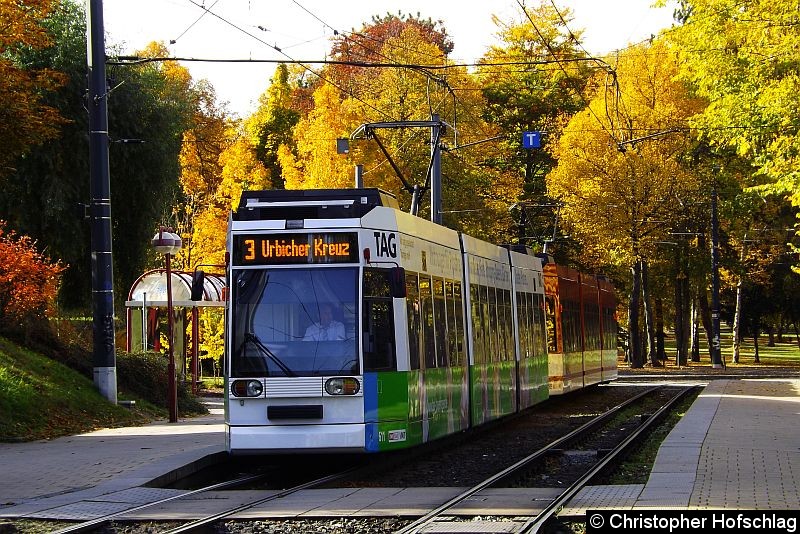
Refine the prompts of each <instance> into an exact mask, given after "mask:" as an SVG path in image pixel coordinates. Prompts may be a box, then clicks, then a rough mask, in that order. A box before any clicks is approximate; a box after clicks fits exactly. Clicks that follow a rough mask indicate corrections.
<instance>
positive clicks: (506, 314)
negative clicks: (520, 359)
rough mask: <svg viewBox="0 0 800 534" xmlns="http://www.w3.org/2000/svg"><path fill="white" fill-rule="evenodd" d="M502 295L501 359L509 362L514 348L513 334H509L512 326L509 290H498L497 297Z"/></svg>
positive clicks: (512, 356)
mask: <svg viewBox="0 0 800 534" xmlns="http://www.w3.org/2000/svg"><path fill="white" fill-rule="evenodd" d="M500 295H502V300H503V305H502V313H503V315H502V323H503V328H502V330H501V334H502V341H503V342H502V348H503V358H502V359H503V360H504V361H507V362H510V361H512V360H513V359H514V349H513V348H512V347H513V342H514V340H513V336H512V335H511V332H512V328H511V323H512V320H511V319H512V317H513V315H512V313H511V292H510V291H509V290H507V289H503V290H502V291H499V292H498V298H499V296H500Z"/></svg>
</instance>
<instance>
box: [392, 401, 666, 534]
mask: <svg viewBox="0 0 800 534" xmlns="http://www.w3.org/2000/svg"><path fill="white" fill-rule="evenodd" d="M659 389H661V386H657V387H653V388H650V389H647V390H645V391H643V392H642V393H639V394H638V395H636V396H634V397H631V398H630V399H628V400H626V401H624V402H622V403H620V404H618V405H616V406H614V407H613V408H611V409H609V410H608V411H606V412H604V413H602V414H600V415H598V416H597V417H595V418H594V419H592V420H591V421H588V422H586V423H585V424H583V425H581V426H580V427H578V428H576V429H575V430H573V431H572V432H570V433H569V434H566V435H564V436H562V437H560V438H558V439H556V440H555V441H553V442H551V443H549V444H547V445H545V446H544V447H542V448H541V449H539V450H538V451H536V452H534V453H532V454H530V455H528V456H526V457H525V458H523V459H522V460H519V461H518V462H516V463H515V464H513V465H511V466H509V467H507V468H506V469H503V470H502V471H500V472H499V473H496V474H494V475H492V476H491V477H489V478H487V479H486V480H484V481H482V482H479V483H478V484H476V485H475V486H473V487H471V488H469V489H467V490H465V491H464V492H462V493H459V494H458V495H456V496H455V497H453V498H452V499H450V500H449V501H447V502H445V503H444V504H442V505H440V506H438V507H437V508H434V509H433V510H431V511H430V512H428V513H427V514H425V515H423V516H422V517H420V518H419V519H417V520H416V521H414V522H412V523H409V524H408V525H406V526H405V527H403V528H402V529H400V530H398V531H397V532H396V534H411V533H414V532H420V529H421V528H422V527H424V526H426V525H429V524H430V523H432V522H433V521H434V520H435V519H436V518H437V517H439V516H441V515H442V514H443V513H444V512H445V511H447V510H449V509H450V508H452V507H453V506H455V505H457V504H459V503H461V502H463V501H464V500H466V499H468V498H469V497H471V496H472V495H474V494H476V493H478V492H479V491H481V490H483V489H485V488H487V487H489V486H492V485H494V484H496V483H497V482H499V481H500V480H502V479H504V478H506V477H508V476H510V475H512V474H513V473H515V472H517V471H519V470H520V469H522V468H523V467H525V466H526V465H528V464H529V463H531V462H533V461H535V460H537V459H539V458H540V457H542V456H544V455H545V454H547V453H549V452H551V451H553V450H554V449H558V448H560V447H561V446H563V445H564V444H565V443H568V442H570V441H572V440H574V439H575V438H576V437H578V436H580V435H582V434H584V433H586V432H589V431H590V430H592V429H594V428H595V427H597V426H599V425H600V424H602V423H603V422H605V421H606V420H608V419H609V418H611V417H613V416H614V415H616V414H617V413H619V412H620V411H621V410H623V409H624V408H627V407H628V406H630V405H631V404H633V403H634V402H636V401H637V400H639V399H640V398H642V397H644V396H646V395H649V394H651V393H653V392H655V391H657V390H659Z"/></svg>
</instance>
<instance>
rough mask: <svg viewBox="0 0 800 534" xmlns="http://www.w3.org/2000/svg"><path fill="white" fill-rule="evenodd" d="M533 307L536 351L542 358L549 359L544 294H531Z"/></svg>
mask: <svg viewBox="0 0 800 534" xmlns="http://www.w3.org/2000/svg"><path fill="white" fill-rule="evenodd" d="M531 297H532V309H533V332H534V335H533V340H534V341H533V343H534V349H533V351H534V353H535V354H536V355H538V356H539V357H541V358H544V359H547V335H546V333H545V332H546V327H545V318H544V311H545V308H544V297H543V296H542V295H531Z"/></svg>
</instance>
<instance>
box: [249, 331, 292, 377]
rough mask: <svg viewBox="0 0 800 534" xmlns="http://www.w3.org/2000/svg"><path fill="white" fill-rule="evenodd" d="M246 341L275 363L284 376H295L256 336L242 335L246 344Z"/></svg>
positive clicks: (251, 334) (250, 334)
mask: <svg viewBox="0 0 800 534" xmlns="http://www.w3.org/2000/svg"><path fill="white" fill-rule="evenodd" d="M248 341H250V342H252V343H253V345H255V346H256V348H257V349H258V350H260V351H261V353H262V354H264V355H265V356H266V357H268V358H269V359H270V360H272V361H273V362H275V365H277V366H278V367H279V368H280V370H281V371H283V373H284V374H285V375H286V376H297V373H295V372H294V371H292V370H291V369H289V366H288V365H286V364H285V363H283V361H282V360H281V359H280V358H278V356H276V355H275V353H274V352H272V351H271V350H270V349H269V347H267V346H266V345H264V343H262V342H261V340H260V339H258V336H257V335H255V334H253V333H252V332H246V333H245V335H244V342H245V343H247V342H248Z"/></svg>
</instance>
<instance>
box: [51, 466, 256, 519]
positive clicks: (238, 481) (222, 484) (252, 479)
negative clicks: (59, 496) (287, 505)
mask: <svg viewBox="0 0 800 534" xmlns="http://www.w3.org/2000/svg"><path fill="white" fill-rule="evenodd" d="M266 476H267V474H266V473H262V474H259V475H248V476H244V477H239V478H236V479H233V480H228V481H226V482H219V483H217V484H212V485H211V486H206V487H204V488H199V489H196V490H192V491H187V492H186V493H181V494H180V495H173V496H172V497H166V498H164V499H159V500H157V501H153V502H150V503H147V504H142V505H140V506H136V507H134V508H129V509H127V510H122V511H121V512H115V513H113V514H109V515H104V516H103V517H98V518H97V519H92V520H90V521H85V522H83V523H78V524H76V525H72V526H69V527H66V528H62V529H61V530H57V531H56V532H54V533H53V534H73V533H76V532H88V531H90V530H94V529H97V528H99V527H101V526H104V525H107V524H108V523H110V522H111V521H112V520H113V519H117V518H119V517H122V516H124V515H125V514H129V513H132V512H138V511H140V510H144V509H146V508H150V507H152V506H158V505H159V504H164V503H165V502H169V501H174V500H177V499H182V498H184V497H188V496H190V495H197V494H198V493H202V492H205V491H214V490H218V489H226V488H233V487H236V486H241V485H242V484H247V483H249V482H255V481H257V480H260V479H262V478H264V477H266Z"/></svg>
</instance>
